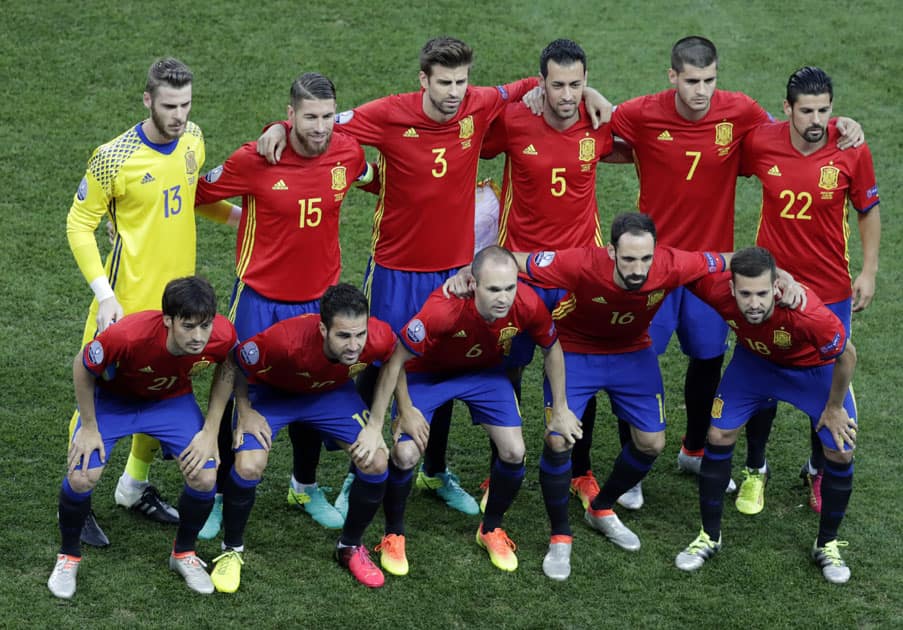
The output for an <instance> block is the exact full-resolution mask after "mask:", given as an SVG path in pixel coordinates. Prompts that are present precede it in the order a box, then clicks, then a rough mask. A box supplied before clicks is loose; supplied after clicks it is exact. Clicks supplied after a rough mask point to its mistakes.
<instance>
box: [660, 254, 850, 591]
mask: <svg viewBox="0 0 903 630" xmlns="http://www.w3.org/2000/svg"><path fill="white" fill-rule="evenodd" d="M693 291H694V292H695V293H697V295H699V296H700V297H701V298H702V299H704V300H705V301H706V302H708V303H709V304H711V305H712V306H713V307H714V308H716V309H717V310H718V312H719V313H720V314H721V316H722V317H724V318H725V320H727V321H728V322H729V323H730V325H731V327H732V328H733V329H734V332H735V333H736V335H737V344H736V346H735V348H734V355H733V357H732V358H731V361H730V363H729V364H728V366H727V369H726V370H725V372H724V377H723V378H722V379H721V384H720V385H719V386H718V395H717V397H716V398H715V402H714V404H713V405H712V426H711V428H710V429H709V434H708V441H707V443H706V447H705V455H704V456H703V459H702V469H701V471H700V474H699V509H700V513H701V516H702V529H701V531H700V532H699V535H698V536H697V537H696V539H695V540H693V542H691V543H690V545H689V546H688V547H687V548H686V549H685V550H684V551H682V552H681V553H679V554H678V555H677V558H676V560H675V563H676V565H677V567H678V568H679V569H681V570H683V571H693V570H696V569H698V568H700V567H701V566H702V565H703V564H704V563H705V561H706V560H708V559H709V558H711V557H712V555H714V554H715V553H716V552H717V551H718V550H719V549H721V515H722V511H723V498H724V487H725V484H726V483H727V480H728V478H729V477H730V472H731V458H732V456H733V451H734V444H735V442H736V441H737V436H738V434H739V433H740V429H741V428H742V427H743V424H744V423H745V422H746V421H747V420H748V419H749V418H750V417H751V416H752V415H753V414H754V413H755V412H756V410H757V409H760V408H762V407H765V406H770V405H773V404H774V403H773V401H774V400H775V399H778V400H783V401H785V402H788V403H790V404H792V405H793V406H795V407H796V408H798V409H800V410H801V411H802V412H803V413H805V414H806V415H808V416H809V418H810V420H811V422H812V427H813V428H814V429H815V430H816V431H817V432H818V436H819V438H820V439H821V442H822V445H823V450H824V455H825V458H826V460H827V461H826V463H825V472H824V480H823V482H822V497H823V501H824V505H823V509H822V512H821V518H820V521H819V526H818V537H817V538H816V541H815V544H814V546H813V548H812V558H813V559H814V560H815V562H816V563H817V564H818V565H819V566H820V567H821V570H822V574H823V575H824V577H825V579H826V580H828V581H829V582H832V583H835V584H842V583H844V582H846V581H847V580H849V579H850V569H849V568H848V567H847V566H846V564H845V563H844V561H843V559H842V558H841V556H840V547H842V546H846V544H847V543H846V542H841V541H838V540H837V530H838V529H839V527H840V523H841V521H842V520H843V517H844V514H845V512H846V508H847V504H848V502H849V500H850V494H851V493H852V491H853V451H852V449H853V446H854V445H855V441H856V408H855V405H854V403H853V397H852V394H851V392H850V380H851V379H852V377H853V370H854V368H855V366H856V350H855V348H854V347H853V344H852V343H850V342H849V341H848V340H847V336H846V331H845V329H844V325H843V324H842V323H841V321H840V320H839V319H838V318H837V316H836V315H834V314H833V313H832V312H831V311H830V310H829V309H827V308H826V307H825V306H824V304H823V303H822V301H821V300H820V299H819V298H818V297H817V296H816V295H815V294H814V293H813V292H811V291H809V292H808V300H807V302H808V303H807V305H806V308H805V310H789V309H784V308H774V306H775V293H776V288H775V263H774V259H773V258H772V257H771V254H770V253H769V252H768V250H765V249H762V248H760V247H754V248H748V249H745V250H741V251H738V252H737V253H735V254H734V257H733V259H732V260H731V274H726V273H725V274H720V275H718V276H713V277H711V278H703V279H702V280H700V281H699V282H698V283H696V286H694V287H693Z"/></svg>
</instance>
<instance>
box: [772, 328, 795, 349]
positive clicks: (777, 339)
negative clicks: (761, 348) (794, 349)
mask: <svg viewBox="0 0 903 630" xmlns="http://www.w3.org/2000/svg"><path fill="white" fill-rule="evenodd" d="M773 339H774V345H776V346H777V347H778V348H782V349H784V350H786V349H787V348H789V347H790V346H791V345H792V342H791V340H790V333H789V332H787V331H786V330H776V331H774V337H773Z"/></svg>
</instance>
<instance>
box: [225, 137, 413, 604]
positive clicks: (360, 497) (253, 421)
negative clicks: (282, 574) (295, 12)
mask: <svg viewBox="0 0 903 630" xmlns="http://www.w3.org/2000/svg"><path fill="white" fill-rule="evenodd" d="M255 157H256V155H255ZM319 311H320V315H317V314H314V313H309V314H306V315H300V316H297V317H291V318H288V319H284V320H282V321H281V322H279V323H277V324H274V325H273V326H271V327H269V328H267V329H266V330H264V331H263V332H261V333H258V334H256V335H254V336H252V337H250V338H249V339H246V340H245V341H244V342H242V344H241V345H240V346H239V347H238V348H237V349H236V351H235V356H236V363H237V364H238V366H239V367H240V368H241V371H242V372H243V373H244V374H245V375H247V380H246V378H245V376H243V375H242V374H241V373H239V374H238V375H237V378H236V386H235V406H236V409H237V412H238V414H237V415H238V420H237V425H236V429H235V439H234V445H235V450H236V453H235V462H234V465H233V466H231V469H230V470H229V473H228V480H227V482H226V483H227V486H226V489H225V490H226V492H225V500H224V503H225V505H224V514H223V516H224V525H225V535H224V537H223V554H222V555H220V556H219V557H218V558H216V560H214V562H216V567H215V568H214V570H213V573H212V576H211V577H212V579H213V584H214V585H215V586H216V589H217V590H218V591H222V592H227V593H234V592H235V591H236V590H237V589H238V586H239V583H240V580H241V567H242V565H243V564H244V561H243V559H242V555H241V554H242V553H243V552H244V530H245V525H246V524H247V521H248V517H249V516H250V514H251V508H252V507H253V505H254V499H255V496H256V493H257V485H258V484H259V483H260V481H261V477H262V476H263V471H264V469H265V468H266V465H267V460H268V459H269V450H270V447H271V446H272V443H273V440H274V439H275V438H276V434H277V433H279V430H280V429H281V428H282V427H284V426H285V425H287V424H290V423H292V422H304V423H308V424H310V425H312V426H314V427H316V429H317V430H318V431H319V432H320V433H322V434H323V435H325V436H327V437H329V438H331V439H332V440H335V441H336V442H337V443H338V444H339V445H340V446H341V447H342V448H343V449H344V450H345V451H347V452H348V454H349V456H350V457H351V459H352V463H353V466H354V475H355V479H354V482H353V483H352V484H351V493H350V496H349V502H348V503H349V505H348V518H347V519H345V521H344V528H343V530H342V537H341V538H340V539H339V542H338V545H337V547H336V559H337V560H338V561H339V563H340V564H341V565H342V566H343V567H346V568H348V570H349V571H350V572H351V574H352V575H353V576H354V577H355V578H356V579H357V580H358V581H359V582H361V583H362V584H364V585H366V586H369V587H374V588H375V587H379V586H382V585H383V582H384V577H383V574H382V572H381V571H380V570H379V568H378V567H376V565H374V564H373V562H372V561H371V560H370V555H369V553H368V552H367V548H366V547H364V545H363V544H362V542H361V539H362V537H363V534H364V530H365V529H366V528H367V525H369V523H370V521H371V520H373V516H374V514H376V511H377V510H378V509H379V504H380V502H381V501H382V499H383V493H384V491H385V486H386V475H387V473H386V451H387V449H386V445H385V442H384V441H383V437H382V426H383V418H384V415H385V413H383V414H379V415H377V414H373V415H370V413H369V411H368V410H367V406H366V405H365V404H364V402H363V401H362V400H361V398H360V396H359V395H358V393H357V391H356V390H355V388H354V382H353V381H352V380H351V379H352V378H353V377H354V376H355V375H356V374H358V373H360V372H361V371H362V370H363V369H364V368H365V367H367V365H370V364H372V363H373V361H387V360H388V359H389V357H390V356H391V354H392V350H393V349H394V348H395V342H396V337H395V334H394V333H393V332H392V330H391V329H390V328H389V326H388V325H387V324H385V323H384V322H381V321H379V320H377V319H375V318H372V317H371V318H369V319H368V318H367V312H368V305H367V298H366V297H365V296H364V294H363V293H361V292H360V291H359V290H358V289H355V288H354V287H352V286H351V285H348V284H340V285H336V286H332V287H329V288H328V289H327V290H326V292H325V293H324V294H323V297H322V299H321V301H320V309H319ZM383 371H384V370H383ZM381 373H382V372H381ZM250 386H253V389H250V390H249V387H250ZM384 389H385V390H386V395H385V400H384V401H382V403H381V404H382V408H383V411H384V412H385V406H386V405H387V404H388V399H389V397H390V395H391V392H392V385H389V386H388V387H386V388H384ZM377 402H379V401H377Z"/></svg>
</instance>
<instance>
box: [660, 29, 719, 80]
mask: <svg viewBox="0 0 903 630" xmlns="http://www.w3.org/2000/svg"><path fill="white" fill-rule="evenodd" d="M713 63H718V51H717V50H715V44H713V43H712V42H711V40H708V39H706V38H705V37H700V36H698V35H691V36H690V37H684V38H683V39H681V40H678V41H677V43H676V44H674V46H673V47H672V48H671V69H672V70H674V71H675V72H683V71H684V66H687V65H690V66H693V67H694V68H706V67H708V66H710V65H712V64H713Z"/></svg>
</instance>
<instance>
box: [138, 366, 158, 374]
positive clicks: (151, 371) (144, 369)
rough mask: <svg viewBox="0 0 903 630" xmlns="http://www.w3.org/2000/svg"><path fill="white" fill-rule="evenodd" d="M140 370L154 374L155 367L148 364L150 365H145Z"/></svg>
mask: <svg viewBox="0 0 903 630" xmlns="http://www.w3.org/2000/svg"><path fill="white" fill-rule="evenodd" d="M138 371H139V372H142V373H144V374H153V373H154V368H152V367H151V366H149V365H148V366H145V367H143V368H141V369H140V370H138Z"/></svg>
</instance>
